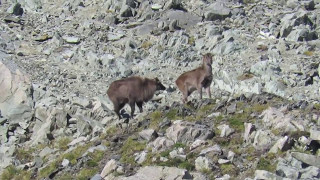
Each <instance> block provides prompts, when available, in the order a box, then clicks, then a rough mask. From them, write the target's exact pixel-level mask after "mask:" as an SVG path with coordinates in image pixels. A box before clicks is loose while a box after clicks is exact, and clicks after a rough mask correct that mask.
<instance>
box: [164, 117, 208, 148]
mask: <svg viewBox="0 0 320 180" xmlns="http://www.w3.org/2000/svg"><path fill="white" fill-rule="evenodd" d="M166 136H167V137H168V138H169V139H171V140H173V141H174V142H175V143H177V142H181V143H187V142H193V141H195V140H196V139H201V140H207V139H211V138H212V137H213V136H214V133H213V131H212V130H211V129H209V128H208V127H207V126H205V125H199V124H195V123H190V122H186V121H181V120H177V121H174V122H173V124H172V125H171V126H170V127H169V128H168V129H167V130H166Z"/></svg>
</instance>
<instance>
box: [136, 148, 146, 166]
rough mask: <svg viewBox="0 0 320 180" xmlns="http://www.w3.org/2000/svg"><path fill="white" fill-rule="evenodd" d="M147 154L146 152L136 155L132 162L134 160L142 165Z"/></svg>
mask: <svg viewBox="0 0 320 180" xmlns="http://www.w3.org/2000/svg"><path fill="white" fill-rule="evenodd" d="M147 154H148V153H147V152H145V151H142V152H141V153H138V154H137V155H136V157H135V158H134V160H135V161H136V162H137V163H138V164H142V163H143V162H144V161H145V160H146V158H147Z"/></svg>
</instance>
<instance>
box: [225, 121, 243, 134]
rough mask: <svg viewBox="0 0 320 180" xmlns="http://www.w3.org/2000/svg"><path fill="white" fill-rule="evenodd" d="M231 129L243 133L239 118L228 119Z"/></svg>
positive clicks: (241, 122)
mask: <svg viewBox="0 0 320 180" xmlns="http://www.w3.org/2000/svg"><path fill="white" fill-rule="evenodd" d="M228 122H229V124H230V126H231V128H233V129H235V131H237V132H243V131H244V122H243V120H242V119H240V118H230V119H229V120H228Z"/></svg>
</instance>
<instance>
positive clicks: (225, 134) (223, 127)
mask: <svg viewBox="0 0 320 180" xmlns="http://www.w3.org/2000/svg"><path fill="white" fill-rule="evenodd" d="M217 128H218V129H219V130H220V131H221V133H220V137H228V136H229V135H231V134H232V133H233V132H234V129H232V128H230V127H229V125H226V124H222V125H219V126H218V127H217Z"/></svg>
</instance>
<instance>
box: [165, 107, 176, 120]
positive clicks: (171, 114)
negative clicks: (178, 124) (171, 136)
mask: <svg viewBox="0 0 320 180" xmlns="http://www.w3.org/2000/svg"><path fill="white" fill-rule="evenodd" d="M177 113H178V110H177V109H171V110H170V111H169V112H168V113H167V114H166V115H165V117H167V118H168V119H170V120H176V119H177V117H178V116H177Z"/></svg>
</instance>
